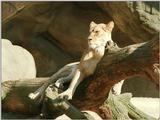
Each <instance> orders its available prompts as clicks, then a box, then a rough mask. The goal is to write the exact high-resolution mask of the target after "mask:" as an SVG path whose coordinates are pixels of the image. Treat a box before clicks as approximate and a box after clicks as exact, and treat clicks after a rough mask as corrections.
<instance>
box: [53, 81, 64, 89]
mask: <svg viewBox="0 0 160 120" xmlns="http://www.w3.org/2000/svg"><path fill="white" fill-rule="evenodd" d="M55 86H56V87H58V88H60V89H63V88H64V86H63V83H60V82H59V81H56V82H55Z"/></svg>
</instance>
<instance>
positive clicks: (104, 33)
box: [88, 21, 114, 48]
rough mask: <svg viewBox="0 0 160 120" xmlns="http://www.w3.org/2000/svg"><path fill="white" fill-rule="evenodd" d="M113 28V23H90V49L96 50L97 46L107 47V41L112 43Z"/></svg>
mask: <svg viewBox="0 0 160 120" xmlns="http://www.w3.org/2000/svg"><path fill="white" fill-rule="evenodd" d="M113 27H114V22H113V21H111V22H109V23H108V24H103V23H100V24H96V23H95V22H93V21H92V22H91V23H90V35H89V36H88V44H89V47H91V48H95V47H97V46H102V45H103V46H105V45H106V43H107V41H111V40H112V39H111V32H112V29H113Z"/></svg>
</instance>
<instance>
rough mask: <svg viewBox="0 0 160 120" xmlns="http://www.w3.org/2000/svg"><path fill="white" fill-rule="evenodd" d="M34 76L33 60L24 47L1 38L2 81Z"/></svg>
mask: <svg viewBox="0 0 160 120" xmlns="http://www.w3.org/2000/svg"><path fill="white" fill-rule="evenodd" d="M35 77H36V66H35V61H34V58H33V56H32V55H31V53H29V52H28V51H27V50H26V49H24V48H22V47H20V46H17V45H13V44H12V43H11V42H10V41H9V40H7V39H2V81H7V80H18V79H31V78H35Z"/></svg>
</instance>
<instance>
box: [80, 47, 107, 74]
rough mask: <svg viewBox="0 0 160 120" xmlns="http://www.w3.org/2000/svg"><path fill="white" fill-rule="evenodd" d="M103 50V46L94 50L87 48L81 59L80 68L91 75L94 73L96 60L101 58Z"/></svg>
mask: <svg viewBox="0 0 160 120" xmlns="http://www.w3.org/2000/svg"><path fill="white" fill-rule="evenodd" d="M104 52H105V48H96V49H94V50H88V52H87V53H86V54H84V56H83V57H82V59H81V63H80V68H81V69H82V71H84V72H85V73H86V75H91V74H93V73H94V71H95V69H96V67H97V64H98V62H99V61H100V60H101V58H102V57H103V55H104Z"/></svg>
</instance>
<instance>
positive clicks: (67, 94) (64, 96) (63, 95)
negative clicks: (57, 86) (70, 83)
mask: <svg viewBox="0 0 160 120" xmlns="http://www.w3.org/2000/svg"><path fill="white" fill-rule="evenodd" d="M72 96H73V95H72V91H70V90H66V91H64V92H63V93H61V94H59V96H58V97H59V98H61V99H67V100H71V99H72Z"/></svg>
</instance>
